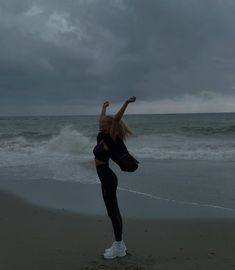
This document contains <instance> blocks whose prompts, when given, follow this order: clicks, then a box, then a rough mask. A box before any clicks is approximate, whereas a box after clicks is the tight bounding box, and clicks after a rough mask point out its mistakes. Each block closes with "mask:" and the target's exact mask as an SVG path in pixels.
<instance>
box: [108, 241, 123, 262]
mask: <svg viewBox="0 0 235 270" xmlns="http://www.w3.org/2000/svg"><path fill="white" fill-rule="evenodd" d="M124 256H126V245H125V243H124V242H123V241H115V242H113V244H112V246H111V247H110V248H108V249H106V250H105V253H104V258H105V259H114V258H116V257H124Z"/></svg>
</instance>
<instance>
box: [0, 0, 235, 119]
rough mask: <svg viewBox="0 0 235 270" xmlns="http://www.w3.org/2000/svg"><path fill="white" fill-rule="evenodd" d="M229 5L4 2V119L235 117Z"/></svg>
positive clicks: (0, 13) (0, 104)
mask: <svg viewBox="0 0 235 270" xmlns="http://www.w3.org/2000/svg"><path fill="white" fill-rule="evenodd" d="M234 14H235V1H234V0H177V1H176V0H145V1H143V0H66V1H64V0H50V1H48V0H20V1H19V0H7V1H6V0H0V115H37V114H39V115H40V114H97V113H99V112H100V106H101V104H102V103H103V102H104V101H106V100H109V101H110V104H111V105H110V108H109V112H110V113H113V112H115V111H116V110H117V108H118V106H120V105H121V104H122V102H123V101H124V100H125V99H126V98H128V97H129V96H132V95H135V96H136V97H137V100H136V103H135V104H130V106H129V108H128V109H127V113H172V112H221V111H235V16H234Z"/></svg>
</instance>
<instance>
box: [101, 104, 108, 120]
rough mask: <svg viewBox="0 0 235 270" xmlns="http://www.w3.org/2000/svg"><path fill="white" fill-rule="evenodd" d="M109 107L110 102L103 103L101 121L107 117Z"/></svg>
mask: <svg viewBox="0 0 235 270" xmlns="http://www.w3.org/2000/svg"><path fill="white" fill-rule="evenodd" d="M108 106H109V102H108V101H105V102H104V103H103V106H102V110H101V114H100V120H101V119H102V117H104V116H105V115H106V108H107V107H108Z"/></svg>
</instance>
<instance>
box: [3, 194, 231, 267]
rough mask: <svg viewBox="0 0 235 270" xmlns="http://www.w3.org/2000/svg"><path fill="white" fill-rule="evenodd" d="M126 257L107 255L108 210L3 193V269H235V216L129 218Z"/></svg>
mask: <svg viewBox="0 0 235 270" xmlns="http://www.w3.org/2000/svg"><path fill="white" fill-rule="evenodd" d="M123 222H124V241H125V242H126V245H127V248H128V254H127V256H126V257H123V258H117V259H114V260H104V259H103V257H102V254H103V250H104V249H105V248H107V247H108V246H110V244H111V243H112V241H113V232H112V228H111V222H110V220H109V219H108V217H107V216H95V215H90V216H89V215H84V214H79V213H72V212H69V211H65V210H62V209H61V210H59V209H58V210H55V209H50V208H46V207H42V206H37V205H36V204H35V205H34V204H31V203H28V202H26V201H24V200H23V199H21V198H19V197H18V196H16V195H14V194H12V193H10V192H7V191H1V193H0V239H1V241H0V254H1V255H0V269H2V270H18V269H24V270H32V269H34V270H37V269H38V270H39V269H40V270H42V269H45V270H47V269H48V270H54V269H56V270H60V269H66V270H67V269H69V270H73V269H74V270H75V269H76V270H78V269H83V270H85V269H86V270H91V269H93V270H95V269H116V270H117V269H126V270H134V269H138V270H140V269H141V270H143V269H161V270H163V269H181V270H182V269H203V270H204V269H220V270H221V269H226V270H227V269H235V256H234V254H235V230H234V228H235V219H226V218H225V219H223V218H218V219H206V218H202V219H199V218H192V219H158V220H149V219H133V218H132V219H131V218H125V219H124V220H123Z"/></svg>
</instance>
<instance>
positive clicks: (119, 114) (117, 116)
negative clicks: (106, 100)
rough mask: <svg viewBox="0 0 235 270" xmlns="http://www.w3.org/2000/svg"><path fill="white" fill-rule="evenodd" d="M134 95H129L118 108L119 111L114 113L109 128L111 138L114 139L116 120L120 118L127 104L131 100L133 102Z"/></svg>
mask: <svg viewBox="0 0 235 270" xmlns="http://www.w3.org/2000/svg"><path fill="white" fill-rule="evenodd" d="M135 100H136V97H135V96H132V97H129V98H128V99H127V100H126V101H125V102H124V103H123V105H122V107H121V108H120V109H119V111H118V112H117V113H116V114H115V116H114V118H113V123H112V126H111V129H110V136H111V137H112V139H113V140H115V139H116V135H117V134H116V130H117V126H118V122H119V121H120V120H121V118H122V116H123V114H124V112H125V110H126V108H127V106H128V104H129V103H131V102H135Z"/></svg>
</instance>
